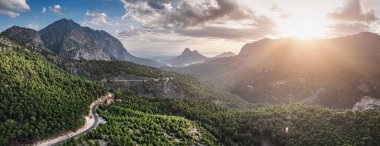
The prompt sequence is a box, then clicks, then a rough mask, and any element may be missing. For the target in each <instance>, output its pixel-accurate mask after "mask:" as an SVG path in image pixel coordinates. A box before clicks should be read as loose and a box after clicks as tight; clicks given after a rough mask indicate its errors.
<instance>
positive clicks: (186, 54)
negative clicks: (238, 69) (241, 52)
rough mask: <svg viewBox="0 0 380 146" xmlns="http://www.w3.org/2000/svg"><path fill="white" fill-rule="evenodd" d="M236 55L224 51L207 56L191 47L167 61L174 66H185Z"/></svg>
mask: <svg viewBox="0 0 380 146" xmlns="http://www.w3.org/2000/svg"><path fill="white" fill-rule="evenodd" d="M232 56H235V54H234V53H232V52H224V53H222V54H219V55H217V56H215V57H206V56H204V55H202V54H200V53H199V52H198V51H197V50H194V51H191V50H190V49H189V48H186V49H185V50H183V52H182V53H181V55H179V56H177V57H175V58H173V59H170V60H168V61H167V63H169V64H170V65H171V66H173V67H185V66H190V65H194V64H199V63H203V62H207V61H211V60H215V59H219V58H226V57H232Z"/></svg>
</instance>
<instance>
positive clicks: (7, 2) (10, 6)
mask: <svg viewBox="0 0 380 146" xmlns="http://www.w3.org/2000/svg"><path fill="white" fill-rule="evenodd" d="M28 10H30V7H29V5H28V4H27V3H26V0H1V1H0V14H2V15H7V16H9V17H11V18H15V17H17V16H19V15H20V12H25V11H28Z"/></svg>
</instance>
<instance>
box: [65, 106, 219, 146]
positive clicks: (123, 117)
mask: <svg viewBox="0 0 380 146" xmlns="http://www.w3.org/2000/svg"><path fill="white" fill-rule="evenodd" d="M98 111H99V113H100V115H101V116H102V117H104V118H105V119H106V121H107V124H104V125H101V126H100V127H98V128H97V129H96V130H94V131H92V132H90V133H88V134H86V135H84V136H82V137H80V138H78V139H76V140H74V139H72V140H69V141H67V142H66V143H65V144H63V145H67V146H72V145H85V144H87V145H100V143H102V142H107V143H108V145H110V146H120V145H172V146H177V145H192V144H196V145H200V144H202V145H218V144H219V143H218V140H217V139H216V138H215V137H214V136H212V135H211V134H210V133H209V132H208V131H207V130H205V129H204V128H202V127H200V126H198V124H197V123H195V122H192V121H190V120H187V119H185V118H183V117H178V116H167V115H157V114H151V113H145V112H141V111H137V110H132V109H130V108H127V107H124V106H118V105H103V106H101V107H100V108H99V109H98Z"/></svg>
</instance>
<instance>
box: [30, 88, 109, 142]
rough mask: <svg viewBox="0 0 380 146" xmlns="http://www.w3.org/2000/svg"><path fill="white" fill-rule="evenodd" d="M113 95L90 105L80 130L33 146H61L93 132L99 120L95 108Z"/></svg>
mask: <svg viewBox="0 0 380 146" xmlns="http://www.w3.org/2000/svg"><path fill="white" fill-rule="evenodd" d="M114 96H115V95H114V94H113V93H107V95H105V96H103V97H101V98H98V99H97V100H95V101H94V102H92V104H91V105H90V113H89V115H88V116H86V117H85V118H86V123H85V125H84V126H83V127H82V128H80V129H79V130H77V131H75V132H70V133H65V134H63V135H60V136H58V137H55V138H52V139H47V140H43V141H41V142H37V143H35V144H34V145H35V146H52V145H60V144H63V143H64V142H65V141H66V140H68V139H70V138H77V137H79V136H81V135H82V134H84V133H87V132H89V131H91V130H94V129H95V128H96V127H97V126H98V125H99V122H100V121H99V119H100V118H101V117H100V116H99V115H98V113H97V112H96V108H97V107H98V106H99V105H100V104H102V103H103V102H104V101H105V100H104V99H111V98H113V97H114Z"/></svg>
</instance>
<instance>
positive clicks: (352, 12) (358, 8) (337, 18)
mask: <svg viewBox="0 0 380 146" xmlns="http://www.w3.org/2000/svg"><path fill="white" fill-rule="evenodd" d="M328 17H329V18H331V19H332V20H333V21H334V22H335V23H334V24H333V25H331V26H329V28H330V31H331V34H333V35H338V36H340V35H347V34H353V33H358V32H364V31H371V28H372V27H371V25H373V24H376V23H378V18H377V16H376V14H375V11H374V10H373V9H371V8H369V7H364V5H363V1H361V0H345V1H344V4H343V6H342V7H340V8H338V9H336V10H335V11H333V12H331V13H329V14H328Z"/></svg>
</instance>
